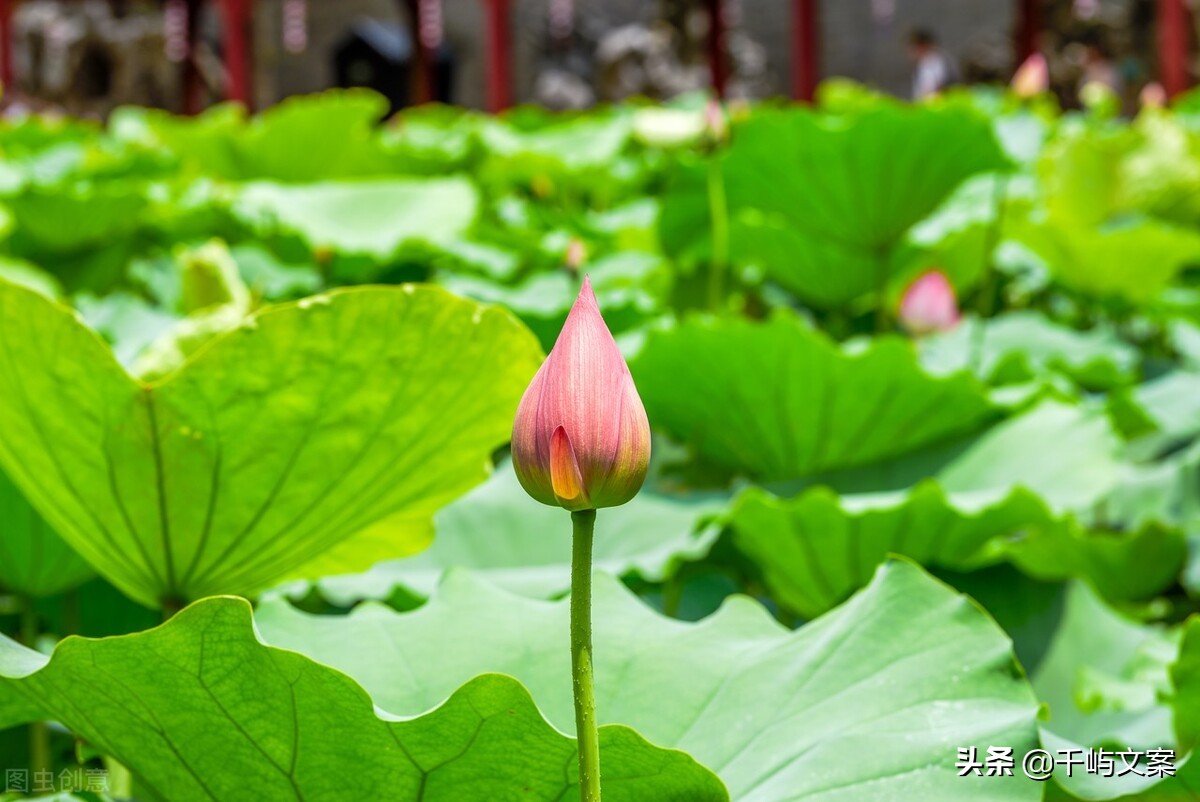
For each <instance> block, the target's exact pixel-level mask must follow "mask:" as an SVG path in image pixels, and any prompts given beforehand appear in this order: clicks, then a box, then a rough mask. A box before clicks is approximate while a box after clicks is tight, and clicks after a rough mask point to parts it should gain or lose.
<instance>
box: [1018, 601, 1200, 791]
mask: <svg viewBox="0 0 1200 802" xmlns="http://www.w3.org/2000/svg"><path fill="white" fill-rule="evenodd" d="M1177 642H1178V633H1177V632H1170V631H1167V630H1166V629H1164V628H1161V627H1151V626H1147V625H1143V624H1139V623H1137V622H1134V621H1132V620H1129V619H1127V618H1124V617H1123V616H1121V615H1119V614H1118V613H1116V612H1115V611H1114V610H1112V609H1111V608H1109V607H1108V606H1106V605H1105V604H1104V603H1103V602H1102V601H1101V600H1100V599H1099V598H1097V597H1096V595H1095V594H1094V593H1093V592H1092V591H1091V590H1089V589H1088V587H1087V586H1086V585H1085V584H1083V583H1075V584H1073V585H1072V586H1071V587H1070V589H1069V592H1068V594H1067V600H1066V607H1065V610H1064V612H1063V617H1062V620H1061V621H1060V622H1059V626H1058V630H1057V632H1056V633H1055V635H1054V638H1053V640H1052V641H1051V644H1050V648H1049V650H1048V651H1047V653H1046V657H1045V659H1043V660H1042V662H1041V664H1040V665H1039V666H1038V669H1037V671H1036V672H1034V674H1033V676H1032V680H1033V687H1034V690H1035V691H1036V692H1037V695H1038V700H1039V701H1040V702H1042V703H1043V704H1045V705H1046V706H1047V716H1046V720H1045V722H1044V724H1043V736H1042V737H1043V741H1044V743H1045V745H1046V748H1048V749H1050V750H1051V751H1054V750H1057V749H1060V748H1061V749H1072V748H1075V749H1078V748H1087V747H1097V748H1099V747H1101V746H1103V747H1104V748H1106V749H1113V748H1114V745H1116V746H1117V747H1118V748H1121V749H1124V748H1129V749H1138V750H1145V749H1160V748H1172V747H1173V746H1174V744H1175V738H1174V736H1173V734H1172V711H1171V705H1170V704H1169V703H1168V702H1167V701H1166V699H1167V697H1168V695H1169V694H1170V689H1171V682H1170V677H1169V667H1170V665H1171V663H1172V662H1173V661H1174V660H1175V659H1176V656H1177V648H1178V647H1177ZM1055 779H1056V781H1057V782H1058V783H1060V784H1062V785H1063V786H1065V787H1066V788H1067V789H1068V790H1070V791H1071V792H1073V793H1074V794H1075V795H1076V796H1079V797H1082V798H1084V799H1113V798H1116V797H1120V796H1123V795H1125V794H1131V793H1137V792H1141V791H1145V790H1147V789H1149V788H1151V787H1152V786H1154V785H1155V781H1154V780H1152V779H1147V778H1144V777H1138V776H1135V775H1132V774H1128V775H1126V776H1124V777H1103V776H1099V775H1094V774H1093V775H1089V774H1087V773H1085V772H1082V771H1078V772H1074V776H1072V777H1068V776H1067V775H1066V772H1065V771H1060V772H1057V773H1056V774H1055ZM1164 785H1165V784H1164ZM1166 798H1168V799H1169V798H1170V797H1169V796H1168V797H1166ZM1177 798H1178V797H1177ZM1185 798H1188V799H1190V798H1192V797H1185Z"/></svg>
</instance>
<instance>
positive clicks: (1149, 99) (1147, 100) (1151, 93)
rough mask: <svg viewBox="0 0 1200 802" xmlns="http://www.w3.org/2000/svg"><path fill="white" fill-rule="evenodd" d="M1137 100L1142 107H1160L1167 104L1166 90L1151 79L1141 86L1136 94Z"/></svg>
mask: <svg viewBox="0 0 1200 802" xmlns="http://www.w3.org/2000/svg"><path fill="white" fill-rule="evenodd" d="M1138 102H1140V103H1141V104H1142V108H1143V109H1161V108H1164V107H1165V106H1166V105H1167V90H1166V89H1164V88H1163V85H1162V84H1160V83H1159V82H1158V81H1151V82H1150V83H1148V84H1146V85H1145V86H1143V87H1142V91H1141V93H1139V94H1138Z"/></svg>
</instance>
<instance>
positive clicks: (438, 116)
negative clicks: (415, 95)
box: [379, 103, 483, 175]
mask: <svg viewBox="0 0 1200 802" xmlns="http://www.w3.org/2000/svg"><path fill="white" fill-rule="evenodd" d="M481 119H483V118H482V117H481V115H479V114H478V113H477V112H472V111H468V110H467V109H463V108H460V107H456V106H443V105H439V104H432V103H431V104H426V105H424V106H415V107H412V108H408V109H404V110H402V111H401V112H400V113H399V114H397V115H396V116H394V117H393V118H392V119H391V120H390V121H389V122H388V125H387V127H386V128H384V129H383V130H382V131H381V132H380V135H379V138H380V144H381V145H382V147H383V148H384V151H385V153H386V154H387V157H388V160H389V162H390V163H391V164H392V165H393V167H394V168H395V169H396V170H398V171H399V172H401V173H405V174H409V175H444V174H446V173H450V172H457V171H461V170H464V169H466V168H467V167H468V166H469V165H470V163H471V162H472V160H473V159H474V158H475V157H476V156H477V155H478V151H479V142H478V137H477V136H476V129H477V127H478V126H479V125H480V124H481V123H480V121H481Z"/></svg>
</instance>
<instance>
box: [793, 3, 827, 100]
mask: <svg viewBox="0 0 1200 802" xmlns="http://www.w3.org/2000/svg"><path fill="white" fill-rule="evenodd" d="M818 2H819V0H792V97H794V98H795V99H796V100H803V101H805V102H807V103H811V102H812V101H813V99H814V98H815V97H816V95H817V83H818V82H819V81H820V80H821V75H820V64H819V61H820V51H819V50H818V42H819V41H820V35H819V33H818V26H819V25H820V20H819V19H818V18H817V10H818V9H817V5H818Z"/></svg>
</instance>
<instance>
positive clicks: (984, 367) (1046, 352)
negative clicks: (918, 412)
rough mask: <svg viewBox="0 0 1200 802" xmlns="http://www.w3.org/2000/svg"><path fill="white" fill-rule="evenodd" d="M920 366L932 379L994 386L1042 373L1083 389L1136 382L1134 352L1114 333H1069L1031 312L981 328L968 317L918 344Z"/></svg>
mask: <svg viewBox="0 0 1200 802" xmlns="http://www.w3.org/2000/svg"><path fill="white" fill-rule="evenodd" d="M920 351H921V364H922V365H924V366H925V368H926V369H927V370H929V371H931V372H933V373H939V374H940V373H953V372H955V371H959V370H968V369H970V370H974V371H975V372H976V373H977V374H978V375H979V376H980V378H982V379H984V380H985V381H989V382H992V383H995V384H1015V383H1019V382H1024V381H1029V380H1030V379H1034V378H1036V377H1038V376H1040V375H1041V374H1043V373H1044V372H1046V371H1057V372H1061V373H1064V374H1066V375H1067V376H1069V377H1071V378H1072V379H1073V380H1075V381H1076V382H1078V383H1079V384H1081V385H1082V386H1084V387H1086V388H1089V389H1108V388H1111V387H1116V386H1119V385H1124V384H1129V383H1131V382H1132V381H1133V380H1134V379H1135V378H1136V377H1137V368H1138V362H1139V355H1138V352H1137V349H1136V348H1134V347H1133V346H1131V345H1129V344H1128V343H1126V342H1124V341H1123V340H1121V339H1120V338H1119V337H1118V336H1117V335H1116V333H1115V332H1113V331H1111V330H1107V329H1100V328H1094V329H1091V330H1089V331H1075V330H1074V329H1069V328H1067V327H1065V326H1061V325H1059V324H1057V323H1054V322H1052V321H1050V320H1049V319H1047V318H1046V317H1045V316H1044V315H1042V314H1040V313H1038V312H1034V311H1032V310H1022V311H1016V312H1006V313H1004V314H1001V315H999V316H997V317H995V318H992V319H990V320H987V321H986V322H981V321H980V320H979V319H978V318H975V317H970V318H967V319H965V320H963V321H962V323H961V324H960V325H958V326H955V327H954V328H953V329H951V330H949V331H947V332H943V333H941V334H937V335H934V336H931V337H926V338H923V339H922V340H921V341H920Z"/></svg>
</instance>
